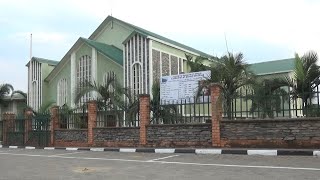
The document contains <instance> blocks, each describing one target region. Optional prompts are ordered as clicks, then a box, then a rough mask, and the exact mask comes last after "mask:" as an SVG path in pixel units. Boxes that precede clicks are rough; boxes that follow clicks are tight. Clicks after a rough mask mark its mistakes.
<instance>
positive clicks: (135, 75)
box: [131, 63, 142, 95]
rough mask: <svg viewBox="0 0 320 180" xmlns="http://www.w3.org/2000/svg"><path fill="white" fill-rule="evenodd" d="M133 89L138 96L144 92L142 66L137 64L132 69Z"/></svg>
mask: <svg viewBox="0 0 320 180" xmlns="http://www.w3.org/2000/svg"><path fill="white" fill-rule="evenodd" d="M131 77H132V87H133V90H134V93H135V94H136V95H138V94H140V92H142V91H141V90H142V81H141V77H142V75H141V65H140V64H139V63H136V64H134V65H133V67H132V76H131Z"/></svg>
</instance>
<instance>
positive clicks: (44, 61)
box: [26, 57, 59, 66]
mask: <svg viewBox="0 0 320 180" xmlns="http://www.w3.org/2000/svg"><path fill="white" fill-rule="evenodd" d="M32 60H34V61H37V62H39V63H44V64H50V65H53V66H56V65H57V64H58V63H59V61H55V60H50V59H45V58H39V57H32V58H31V60H30V61H32ZM30 61H29V62H28V63H27V64H26V66H29V63H30Z"/></svg>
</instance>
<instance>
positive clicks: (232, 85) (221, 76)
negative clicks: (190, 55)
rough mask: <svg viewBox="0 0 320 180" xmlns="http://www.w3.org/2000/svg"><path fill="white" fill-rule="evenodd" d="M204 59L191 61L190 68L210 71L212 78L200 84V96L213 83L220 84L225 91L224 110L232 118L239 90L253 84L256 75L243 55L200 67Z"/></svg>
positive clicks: (229, 55)
mask: <svg viewBox="0 0 320 180" xmlns="http://www.w3.org/2000/svg"><path fill="white" fill-rule="evenodd" d="M203 61H204V59H203V58H201V59H199V60H198V61H194V62H192V61H191V60H189V63H188V64H189V66H190V65H191V66H190V67H191V70H192V72H196V71H201V70H210V71H211V78H210V79H208V80H205V81H203V82H202V83H201V84H200V87H199V90H198V93H197V94H198V95H199V94H200V92H202V89H203V88H208V87H209V85H210V84H211V83H220V84H221V86H222V91H223V101H224V110H225V112H226V115H227V117H228V118H232V117H231V115H232V109H231V103H232V99H234V98H236V95H237V90H238V89H239V88H241V87H244V86H246V85H250V84H253V83H254V81H255V75H254V74H253V73H252V72H251V71H250V70H249V66H248V64H247V63H246V62H245V61H244V57H243V54H242V53H238V54H232V53H228V54H227V55H225V56H223V57H221V58H220V59H216V60H209V61H208V62H210V63H209V66H205V67H203V66H202V65H200V64H201V63H202V62H203Z"/></svg>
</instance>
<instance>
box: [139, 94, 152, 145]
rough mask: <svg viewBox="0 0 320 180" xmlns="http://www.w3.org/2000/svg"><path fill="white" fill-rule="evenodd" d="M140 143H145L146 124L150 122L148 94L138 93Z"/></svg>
mask: <svg viewBox="0 0 320 180" xmlns="http://www.w3.org/2000/svg"><path fill="white" fill-rule="evenodd" d="M139 99H140V100H139V102H140V104H139V106H140V107H139V108H140V145H146V144H147V125H149V123H150V95H149V94H140V96H139Z"/></svg>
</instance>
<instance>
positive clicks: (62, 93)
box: [57, 78, 68, 106]
mask: <svg viewBox="0 0 320 180" xmlns="http://www.w3.org/2000/svg"><path fill="white" fill-rule="evenodd" d="M67 86H68V83H67V80H66V79H65V78H63V79H60V81H59V82H58V87H57V105H58V106H62V105H64V104H66V103H67Z"/></svg>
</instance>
